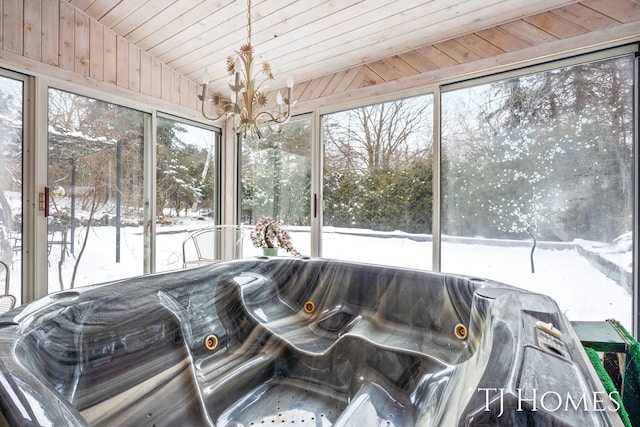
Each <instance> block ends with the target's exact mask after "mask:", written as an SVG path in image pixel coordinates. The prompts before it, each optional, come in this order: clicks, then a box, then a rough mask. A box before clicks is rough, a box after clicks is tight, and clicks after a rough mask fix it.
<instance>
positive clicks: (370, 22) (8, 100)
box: [0, 0, 640, 337]
mask: <svg viewBox="0 0 640 427" xmlns="http://www.w3.org/2000/svg"><path fill="white" fill-rule="evenodd" d="M0 8H1V10H2V16H1V17H0V31H1V34H2V36H1V41H0V95H1V98H0V99H1V100H2V103H0V108H1V110H2V111H1V116H2V120H1V121H0V125H1V126H2V128H3V130H4V132H2V142H1V143H2V158H1V159H2V166H3V167H2V169H1V172H0V182H1V183H2V184H1V185H0V207H1V210H2V214H3V215H2V228H1V230H0V256H1V261H2V263H3V265H4V267H5V269H4V270H5V271H4V273H3V276H2V277H3V279H5V280H6V288H5V292H4V293H5V294H8V295H12V296H13V297H14V298H15V300H16V304H15V305H16V306H20V305H22V304H26V303H29V302H32V301H34V300H37V299H39V298H42V297H45V296H47V295H49V294H51V293H53V292H58V291H68V290H71V289H76V288H79V287H83V286H87V285H93V284H98V283H103V282H108V281H113V280H119V279H127V278H132V277H137V276H143V275H150V274H154V273H162V272H169V271H174V270H181V269H183V268H185V266H188V265H189V264H190V263H191V261H193V260H194V258H193V256H195V255H196V254H195V253H194V249H193V248H192V247H190V246H189V245H191V243H192V242H194V241H195V240H194V239H195V236H196V235H197V234H198V233H200V232H202V231H203V230H212V231H213V230H218V231H220V230H222V234H221V237H220V238H219V240H218V241H217V242H216V243H217V245H218V247H217V251H219V252H220V254H216V258H219V259H225V260H227V259H233V258H251V257H256V256H261V255H263V250H262V249H263V248H262V247H260V246H261V245H260V244H258V243H256V241H255V239H254V237H255V230H256V226H257V225H259V223H260V221H261V220H264V219H265V218H267V219H269V218H270V219H274V220H275V221H276V224H280V225H281V226H283V227H284V228H286V230H287V231H286V233H288V236H289V238H290V244H291V245H292V247H293V248H295V249H294V250H293V251H287V250H286V248H285V249H281V250H280V252H279V254H278V255H280V256H282V257H292V256H293V255H302V256H304V257H307V256H308V257H312V258H316V257H320V258H328V259H336V260H344V261H349V262H351V261H353V262H362V263H370V264H376V265H384V266H393V267H400V268H403V269H404V268H406V269H417V270H424V271H431V272H436V273H440V272H442V273H453V274H460V275H465V276H470V277H477V278H483V279H488V280H495V281H498V282H501V283H507V284H509V285H513V286H516V287H518V288H522V289H525V290H527V291H532V292H537V293H541V294H545V295H548V296H550V297H551V298H553V299H554V300H555V301H556V302H557V304H558V306H559V307H560V309H561V310H562V312H563V313H564V315H566V317H567V318H568V319H569V320H570V321H572V322H603V321H605V320H607V319H615V320H616V321H617V322H619V324H620V325H622V326H623V327H624V328H626V329H627V330H628V331H631V333H632V334H633V335H634V336H635V337H637V334H638V322H639V321H640V314H639V309H638V301H639V299H638V244H637V233H638V199H639V197H638V186H637V176H638V151H637V144H638V142H637V134H638V120H639V118H638V96H639V95H638V94H639V92H638V80H639V74H638V59H637V57H638V52H639V46H640V45H639V43H640V3H638V2H637V1H635V0H583V1H574V0H542V1H538V2H525V1H519V0H499V1H498V0H492V1H483V0H464V1H458V2H448V1H406V2H405V1H394V0H364V1H362V0H348V1H340V2H333V1H320V0H318V1H300V0H298V1H273V0H270V1H266V0H263V1H260V0H254V1H253V2H248V3H247V2H245V1H241V0H237V1H229V2H212V1H209V0H205V1H200V0H177V1H157V0H147V1H136V0H67V1H65V0H0ZM247 44H249V45H250V46H251V47H252V49H253V50H252V51H251V52H252V54H255V60H256V63H255V65H254V69H253V70H252V72H250V73H247V74H249V75H250V77H251V78H255V80H256V84H258V83H261V82H262V81H263V80H266V82H265V85H264V86H262V87H261V89H260V90H258V91H257V93H256V94H253V93H249V90H248V89H246V88H244V89H242V90H235V92H234V84H235V85H237V84H238V81H239V80H237V79H241V80H242V79H245V80H246V74H242V73H240V69H241V68H242V67H246V66H247V63H246V62H245V63H242V60H238V59H237V58H246V56H243V55H242V54H241V53H242V52H246V46H247ZM264 61H268V64H269V65H267V66H266V67H265V66H263V65H262V64H264ZM243 70H244V68H243ZM236 71H238V72H237V73H236ZM234 75H236V76H237V77H236V81H235V82H234ZM205 83H206V84H205ZM236 89H237V87H236ZM247 94H249V95H250V97H251V98H254V99H257V98H261V99H260V102H258V104H260V105H258V106H257V107H259V108H258V111H257V112H254V114H253V115H255V114H258V113H259V112H260V111H269V112H271V113H272V114H271V115H270V116H268V117H266V116H264V115H263V116H261V117H262V119H261V120H260V122H261V123H260V127H259V130H256V129H254V128H252V127H251V123H250V122H251V119H253V117H249V120H247V122H248V123H249V124H248V125H247V126H246V127H243V122H242V120H241V119H240V118H239V117H238V116H237V115H235V116H234V115H233V114H232V113H233V112H234V111H236V109H237V107H238V106H240V104H241V101H240V99H241V98H242V97H244V96H245V95H247ZM254 95H255V96H254ZM210 96H213V99H214V100H213V101H210V99H209V97H210ZM262 98H263V99H262ZM216 101H217V102H218V103H216ZM262 104H263V105H262ZM227 113H228V114H227ZM248 114H249V115H250V116H252V113H251V112H249V113H248ZM265 117H266V119H265ZM212 119H213V120H212ZM279 122H282V123H279ZM291 252H293V254H292V253H291ZM195 261H198V262H197V263H202V259H197V257H196V259H195Z"/></svg>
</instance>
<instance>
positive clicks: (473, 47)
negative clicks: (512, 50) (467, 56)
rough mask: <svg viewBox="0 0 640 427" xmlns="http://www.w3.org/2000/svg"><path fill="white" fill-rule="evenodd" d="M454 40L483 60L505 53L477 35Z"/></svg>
mask: <svg viewBox="0 0 640 427" xmlns="http://www.w3.org/2000/svg"><path fill="white" fill-rule="evenodd" d="M454 40H455V41H456V42H458V43H460V44H461V45H462V46H464V47H466V48H467V49H469V50H470V51H472V52H474V53H475V54H476V55H478V56H479V57H481V58H488V57H490V56H497V55H501V54H503V53H504V52H505V51H504V50H502V49H500V48H498V47H497V46H495V45H493V44H491V43H489V42H488V41H486V40H485V39H483V38H482V37H480V36H478V35H477V34H468V35H466V36H461V37H456V38H455V39H454Z"/></svg>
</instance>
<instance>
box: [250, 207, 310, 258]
mask: <svg viewBox="0 0 640 427" xmlns="http://www.w3.org/2000/svg"><path fill="white" fill-rule="evenodd" d="M249 237H250V238H251V242H253V246H255V247H256V248H262V249H266V250H267V251H265V255H267V254H268V255H276V254H277V249H278V248H282V249H284V250H285V251H287V252H289V253H290V254H292V255H295V256H300V252H298V251H297V250H295V249H294V247H293V245H292V244H291V236H290V235H289V232H288V231H287V230H286V229H285V228H284V226H283V223H282V220H279V221H276V220H274V219H273V218H271V217H270V216H265V215H262V216H260V221H258V223H257V224H256V228H255V229H254V230H253V231H252V232H251V233H250V234H249ZM269 249H272V250H273V249H275V251H268V250H269Z"/></svg>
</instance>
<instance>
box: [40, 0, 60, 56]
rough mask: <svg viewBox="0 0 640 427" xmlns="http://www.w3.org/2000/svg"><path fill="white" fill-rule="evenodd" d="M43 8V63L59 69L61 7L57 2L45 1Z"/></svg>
mask: <svg viewBox="0 0 640 427" xmlns="http://www.w3.org/2000/svg"><path fill="white" fill-rule="evenodd" d="M41 8H42V9H41V13H42V18H41V19H42V62H44V63H45V64H48V65H53V66H56V67H57V66H58V34H59V25H60V5H59V3H58V2H57V1H49V0H44V1H43V2H42V5H41Z"/></svg>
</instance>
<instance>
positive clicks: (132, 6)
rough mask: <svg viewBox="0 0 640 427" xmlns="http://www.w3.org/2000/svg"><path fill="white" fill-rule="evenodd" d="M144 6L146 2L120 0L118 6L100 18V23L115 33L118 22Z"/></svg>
mask: <svg viewBox="0 0 640 427" xmlns="http://www.w3.org/2000/svg"><path fill="white" fill-rule="evenodd" d="M154 1H157V0H154ZM145 4H146V2H141V1H140V0H120V1H119V2H118V4H116V5H115V6H114V7H113V8H111V9H110V10H109V11H108V12H107V13H105V14H104V15H103V16H102V17H101V18H100V22H101V23H102V24H103V25H106V26H107V27H109V28H111V29H113V30H114V31H115V28H114V27H115V26H116V25H117V24H118V23H119V22H120V21H122V20H123V19H125V18H126V17H127V16H129V15H131V14H132V13H133V12H135V11H136V10H137V9H139V8H140V7H142V6H144V5H145ZM116 33H118V31H116ZM118 34H120V33H118Z"/></svg>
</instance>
